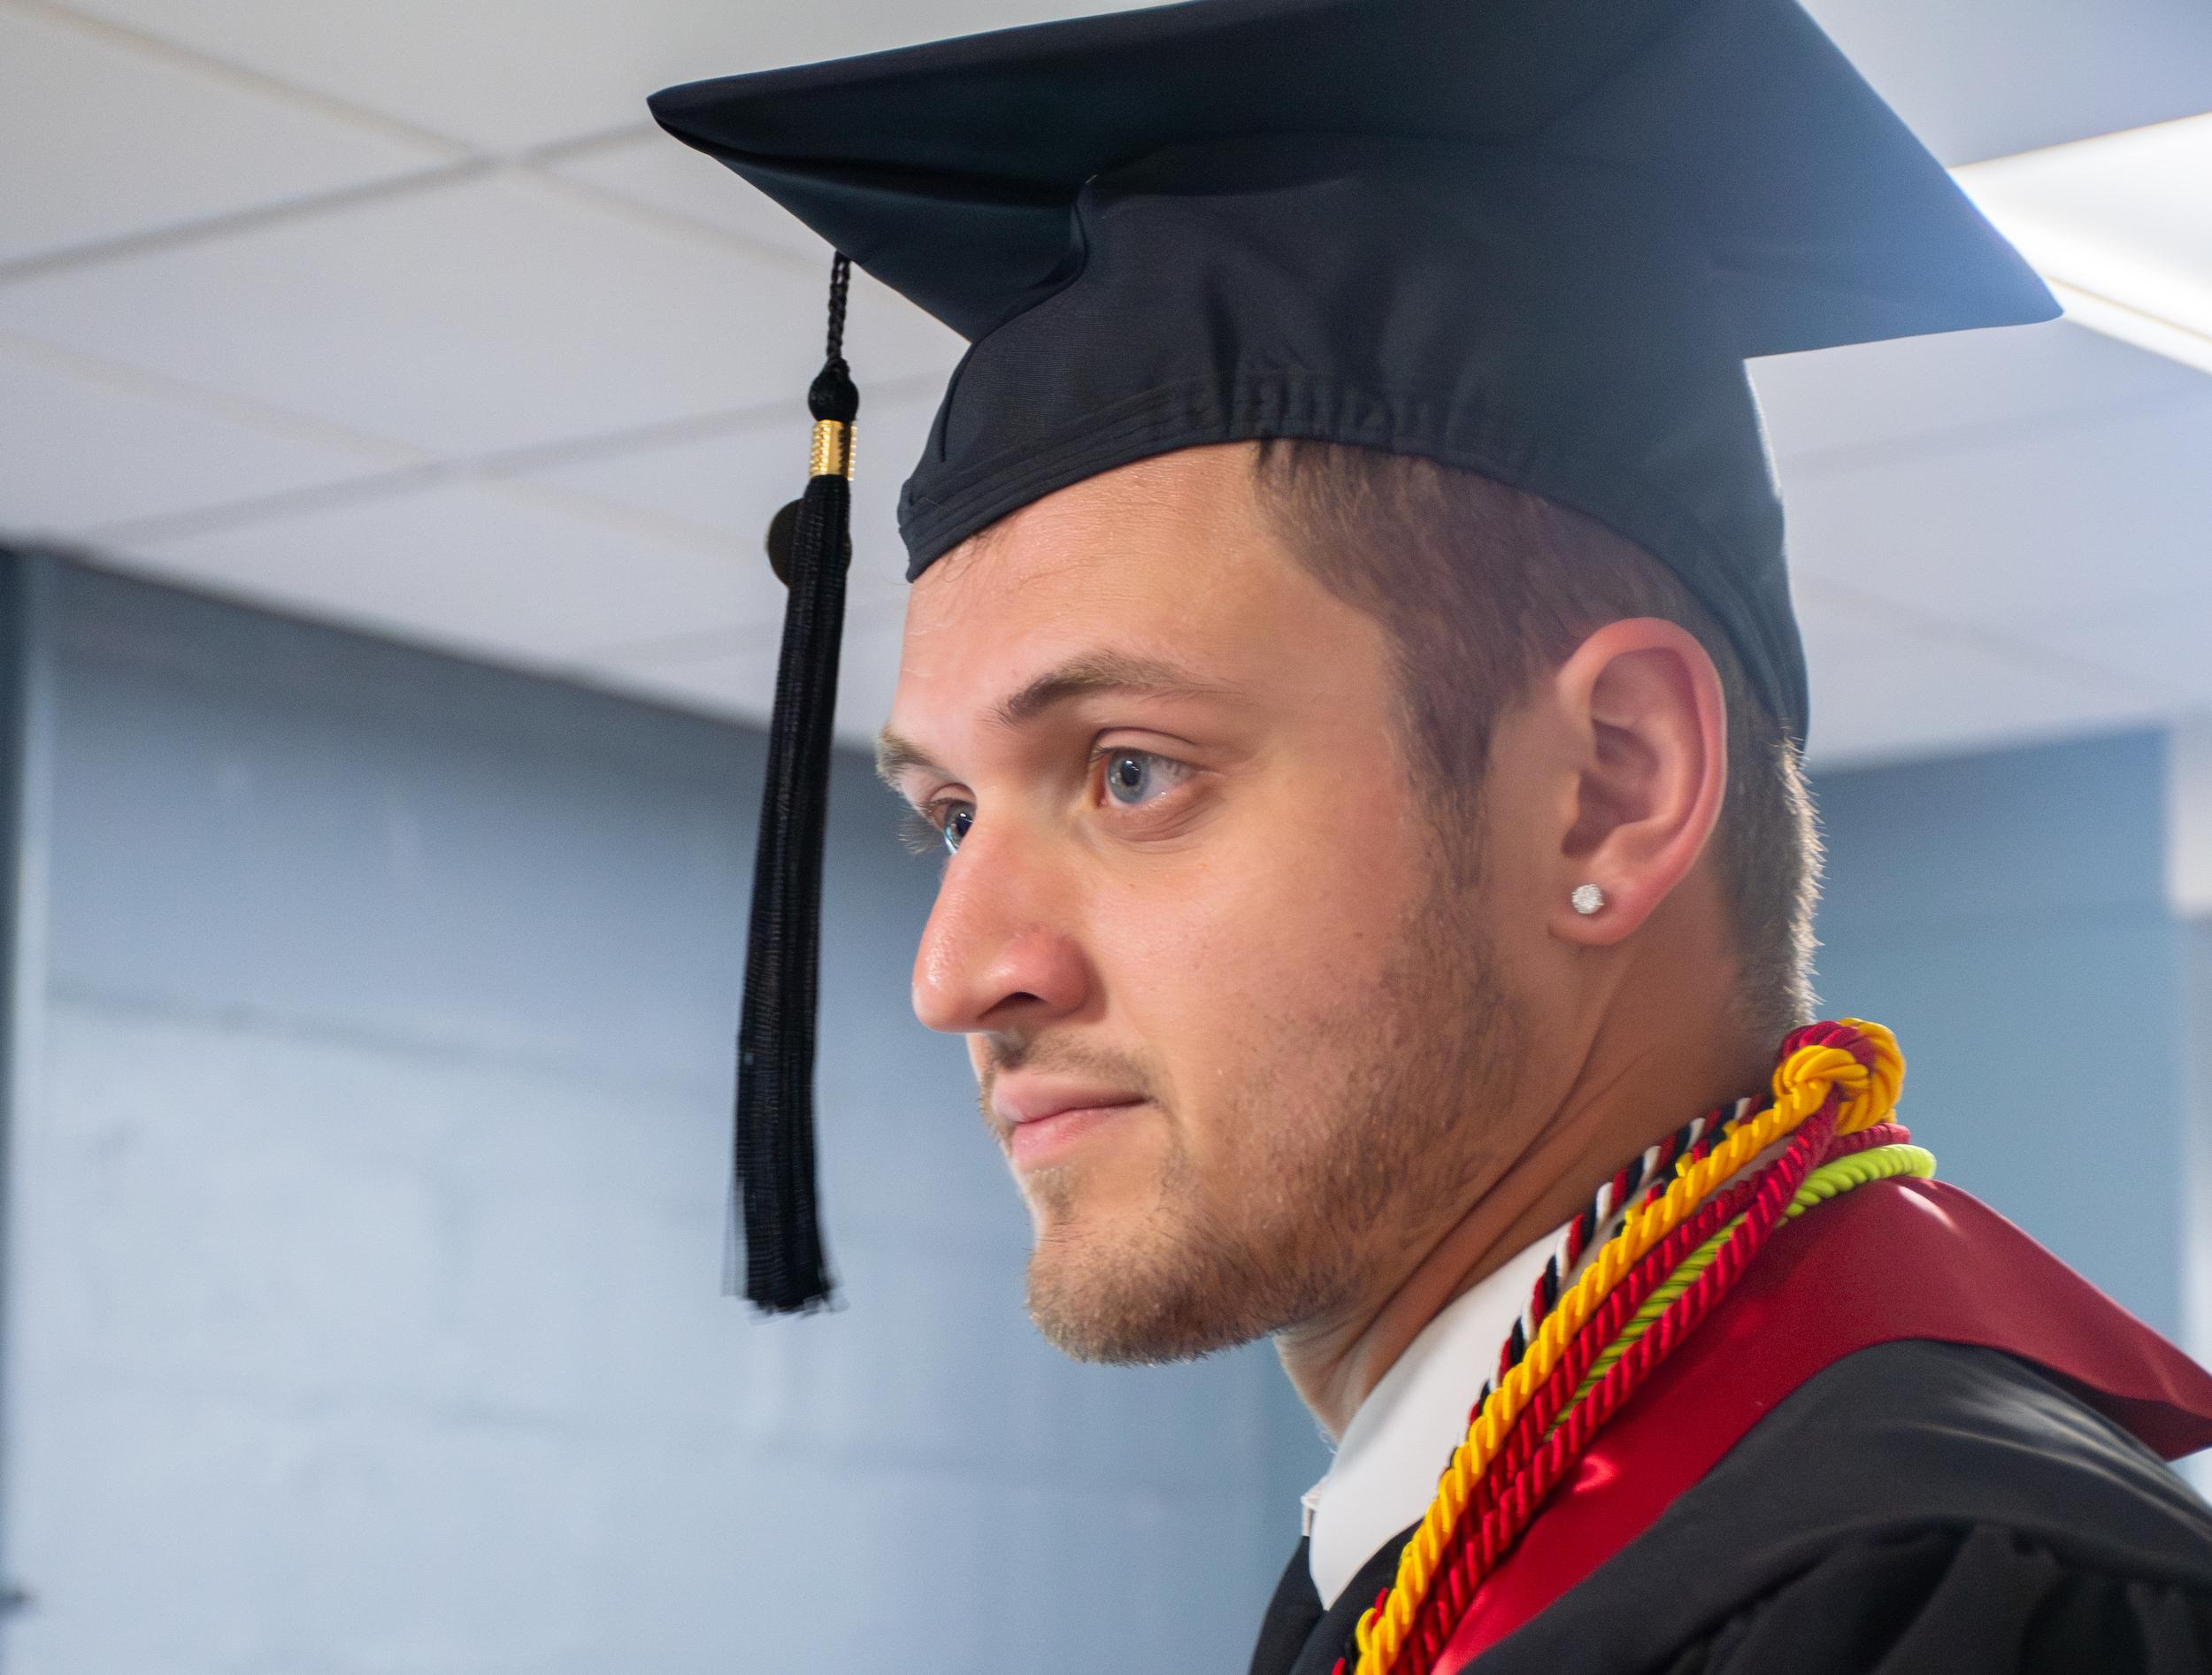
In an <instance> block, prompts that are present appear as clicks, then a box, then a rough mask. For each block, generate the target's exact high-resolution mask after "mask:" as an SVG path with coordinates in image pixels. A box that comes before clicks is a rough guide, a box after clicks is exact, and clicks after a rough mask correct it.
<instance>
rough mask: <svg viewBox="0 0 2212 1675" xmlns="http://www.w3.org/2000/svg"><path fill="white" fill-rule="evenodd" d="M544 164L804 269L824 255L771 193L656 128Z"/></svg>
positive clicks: (820, 244) (813, 237)
mask: <svg viewBox="0 0 2212 1675" xmlns="http://www.w3.org/2000/svg"><path fill="white" fill-rule="evenodd" d="M547 166H548V167H549V169H550V170H551V171H552V172H553V173H556V174H558V175H561V176H563V177H564V178H565V179H569V180H574V181H582V182H584V183H585V184H587V185H589V186H595V187H597V188H600V189H601V190H602V191H607V192H618V193H619V194H621V195H622V196H624V197H626V198H631V199H634V200H635V201H636V202H637V203H640V204H649V205H651V206H652V207H653V208H655V209H659V210H665V211H668V212H669V213H671V214H672V215H682V216H687V217H689V218H691V219H694V220H698V221H703V222H705V223H707V224H708V225H709V226H710V227H719V228H720V229H721V230H722V231H724V232H726V233H728V234H731V235H733V237H737V238H741V239H749V240H751V241H752V242H755V243H757V244H758V245H760V246H761V247H762V248H763V249H764V250H775V251H780V252H781V253H783V254H784V255H787V256H789V257H791V258H792V259H793V260H794V261H795V262H804V263H806V264H807V265H808V268H807V271H809V272H811V271H812V270H813V268H814V267H816V266H819V265H823V264H825V263H826V262H827V261H828V259H829V258H828V253H827V247H826V246H825V245H824V244H823V242H822V241H821V240H820V239H819V238H818V237H817V236H816V235H815V234H814V233H813V232H812V231H811V230H810V229H809V228H808V227H807V226H806V224H805V223H804V222H803V221H801V220H799V219H797V218H796V217H795V216H793V215H792V214H791V212H790V211H787V210H786V209H784V208H782V207H781V206H780V205H779V204H777V203H776V201H775V200H774V199H773V198H771V197H770V196H768V195H767V194H766V193H764V192H763V191H760V190H759V189H758V188H756V187H754V186H752V185H750V184H749V182H747V181H744V180H742V179H741V178H740V177H739V176H737V175H735V174H733V173H731V172H730V171H729V170H728V169H726V168H725V167H723V166H722V165H721V164H719V163H718V162H716V161H715V160H714V159H713V158H710V157H708V156H706V155H704V154H703V153H702V152H698V151H695V150H692V149H691V148H690V147H689V146H687V145H684V144H681V143H680V142H677V141H675V140H673V139H671V138H670V137H669V136H668V135H667V134H663V133H662V132H661V131H660V130H659V129H658V128H648V129H645V130H643V131H641V132H640V133H637V134H627V135H625V136H624V137H622V138H621V139H620V140H618V141H616V142H611V143H608V144H604V145H595V146H591V147H589V148H588V149H586V150H580V151H578V152H576V153H573V154H572V155H569V156H565V157H562V158H559V159H558V160H557V161H555V162H553V163H550V164H549V165H547Z"/></svg>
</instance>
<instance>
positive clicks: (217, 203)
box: [0, 7, 449, 263]
mask: <svg viewBox="0 0 2212 1675" xmlns="http://www.w3.org/2000/svg"><path fill="white" fill-rule="evenodd" d="M0 157H4V158H7V159H8V165H7V167H6V168H4V169H0V263H5V262H9V261H13V260H19V259H21V258H22V257H27V256H32V255H35V254H38V253H41V252H50V251H53V250H63V249H67V248H71V247H74V246H79V245H86V244H95V243H98V242H102V241H104V240H109V239H114V238H118V237H121V236H123V235H126V234H134V233H143V232H147V231H149V230H150V229H155V228H162V227H179V226H181V225H183V224H185V223H187V222H190V221H195V220H198V219H203V218H204V217H207V216H212V215H223V214H228V213H234V212H235V211H240V210H245V209H251V208H256V207H258V206H261V205H265V204H276V203H282V202H286V201H288V200H291V199H295V198H299V197H304V196H311V195H313V194H316V193H320V192H328V191H333V190H336V189H339V188H346V187H353V186H358V185H360V184H362V183H363V182H365V181H376V180H382V179H388V178H390V177H392V176H395V175H400V174H406V173H412V172H415V171H417V170H420V169H423V168H426V167H432V166H435V165H439V164H442V163H444V162H446V161H448V160H449V153H447V152H445V151H443V150H440V149H439V148H437V147H434V146H429V145H423V144H419V143H415V142H411V141H409V140H408V139H406V138H405V137H403V136H402V135H398V134H394V133H392V132H390V131H389V130H388V129H385V128H383V127H372V126H368V125H365V124H361V123H357V122H349V121H347V120H344V119H341V118H338V117H335V116H333V115H330V114H328V113H326V112H324V111H317V110H315V109H312V108H311V107H309V106H308V105H306V104H303V103H302V102H301V101H299V100H297V99H292V98H287V97H285V96H283V95H282V94H280V93H278V92H273V91H272V90H270V89H268V88H263V87H258V86H253V85H250V84H246V83H242V81H239V80H238V79H237V78H235V77H224V76H221V75H218V74H212V73H209V72H208V71H206V70H204V69H201V68H197V67H195V66H194V65H191V64H189V63H188V62H181V61H180V60H179V59H178V58H174V57H173V56H169V55H164V54H158V53H153V52H148V51H144V50H139V49H137V48H134V47H133V46H132V45H130V44H129V43H128V42H127V41H121V40H119V39H117V38H116V37H115V36H114V35H112V33H111V32H109V31H106V30H101V29H93V28H88V27H84V26H81V25H78V24H74V23H72V22H70V21H68V20H67V19H57V18H55V17H53V16H49V15H42V14H38V13H34V12H23V11H17V10H14V9H12V8H6V7H0Z"/></svg>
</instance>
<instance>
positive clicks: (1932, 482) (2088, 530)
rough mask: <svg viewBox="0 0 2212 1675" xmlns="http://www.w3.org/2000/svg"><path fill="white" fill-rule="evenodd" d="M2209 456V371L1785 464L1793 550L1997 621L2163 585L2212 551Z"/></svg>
mask: <svg viewBox="0 0 2212 1675" xmlns="http://www.w3.org/2000/svg"><path fill="white" fill-rule="evenodd" d="M2198 382H2199V383H2200V385H2202V384H2204V383H2205V380H2202V379H2199V380H2198ZM2208 462H2212V385H2206V386H2205V388H2203V389H2202V390H2200V392H2198V393H2197V395H2196V398H2195V399H2194V400H2193V401H2188V402H2175V401H2167V402H2161V403H2154V404H2151V405H2147V406H2144V407H2140V408H2137V409H2132V410H2130V411H2123V412H2119V413H2114V414H2108V415H2105V416H2102V417H2089V418H2084V419H2079V420H2076V421H2071V422H2056V421H2055V422H2053V423H2052V424H2050V425H2048V426H2040V427H2037V428H2034V429H2032V430H2029V431H2027V432H2025V433H2024V434H2018V435H2013V436H2008V437H2003V438H2001V439H1992V440H1990V441H1987V442H1982V443H1978V444H1977V445H1975V446H1973V447H1969V448H1962V449H1941V448H1932V447H1924V448H1919V449H1901V450H1899V451H1898V452H1896V453H1895V454H1893V455H1889V456H1886V457H1882V458H1880V459H1878V460H1874V461H1870V462H1867V463H1863V464H1857V465H1851V466H1850V467H1848V468H1847V469H1838V470H1819V471H1800V472H1797V473H1786V477H1785V487H1786V499H1787V503H1788V507H1789V527H1790V537H1789V539H1790V551H1791V557H1792V564H1793V568H1794V570H1795V571H1796V572H1797V573H1798V574H1799V575H1800V576H1810V577H1816V578H1825V579H1828V580H1833V581H1836V582H1839V583H1840V584H1843V585H1845V586H1847V587H1849V588H1852V589H1854V590H1855V591H1858V592H1862V593H1864V594H1869V595H1878V596H1880V597H1883V598H1886V599H1890V600H1893V601H1895V602H1897V603H1900V604H1901V605H1904V606H1907V607H1909V609H1910V610H1912V611H1918V612H1922V613H1924V614H1928V615H1932V616H1934V617H1938V618H1941V619H1946V620H1949V621H1960V622H1976V623H1980V624H1983V625H1985V626H1993V627H1998V628H2001V627H2003V626H2006V625H2008V624H2016V623H2019V622H2023V621H2026V620H2030V619H2038V618H2043V617H2047V616H2053V615H2059V614H2064V613H2069V612H2072V611H2078V610H2080V609H2082V608H2084V607H2085V606H2087V605H2089V604H2090V603H2093V602H2104V603H2125V602H2127V601H2130V600H2149V599H2155V598H2158V597H2160V596H2162V595H2166V594H2168V593H2170V592H2171V591H2173V590H2174V589H2175V588H2177V587H2181V586H2185V585H2187V584H2189V583H2191V582H2193V581H2194V580H2198V579H2200V578H2202V577H2203V576H2204V575H2205V574H2206V572H2207V569H2208V562H2212V548H2208V542H2212V534H2208V532H2212V466H2208Z"/></svg>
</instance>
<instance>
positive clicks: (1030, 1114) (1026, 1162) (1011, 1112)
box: [991, 1082, 1147, 1170]
mask: <svg viewBox="0 0 2212 1675" xmlns="http://www.w3.org/2000/svg"><path fill="white" fill-rule="evenodd" d="M1144 1103H1147V1102H1146V1101H1145V1099H1144V1097H1143V1096H1142V1095H1138V1094H1133V1093H1131V1092H1129V1091H1128V1090H1127V1089H1126V1088H1120V1087H1087V1086H1078V1085H1076V1084H1074V1083H1069V1082H1060V1083H1052V1082H1012V1083H1011V1084H1009V1083H1001V1084H1000V1086H999V1087H997V1088H995V1089H994V1090H993V1093H992V1096H991V1109H992V1110H994V1111H995V1112H996V1113H997V1115H998V1117H999V1119H1000V1120H1001V1121H1002V1122H1003V1123H1004V1124H1006V1125H1007V1127H1008V1129H1009V1131H1010V1132H1009V1133H1008V1134H1007V1136H1006V1152H1007V1156H1008V1159H1009V1160H1010V1162H1011V1163H1012V1164H1013V1165H1014V1167H1015V1168H1016V1169H1018V1170H1030V1169H1039V1168H1042V1167H1043V1166H1044V1165H1045V1164H1048V1163H1050V1162H1052V1161H1054V1159H1055V1158H1056V1157H1057V1156H1059V1155H1060V1154H1061V1153H1063V1152H1064V1151H1065V1150H1067V1149H1068V1148H1070V1147H1071V1146H1073V1145H1074V1144H1076V1143H1077V1142H1078V1141H1080V1140H1081V1139H1082V1138H1083V1137H1084V1136H1085V1135H1087V1134H1088V1133H1091V1132H1092V1131H1093V1130H1094V1129H1096V1128H1098V1127H1101V1126H1103V1125H1105V1124H1109V1123H1110V1122H1112V1121H1113V1120H1114V1119H1115V1118H1117V1117H1119V1116H1121V1115H1123V1114H1124V1113H1125V1112H1127V1111H1130V1110H1135V1109H1136V1108H1137V1107H1138V1106H1140V1105H1142V1104H1144Z"/></svg>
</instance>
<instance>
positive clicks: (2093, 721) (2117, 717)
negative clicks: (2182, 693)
mask: <svg viewBox="0 0 2212 1675" xmlns="http://www.w3.org/2000/svg"><path fill="white" fill-rule="evenodd" d="M1797 602H1798V616H1799V619H1800V621H1801V623H1802V625H1803V627H1804V631H1805V652H1806V657H1807V660H1808V662H1809V665H1810V666H1811V670H1812V734H1811V737H1810V739H1809V749H1808V754H1809V757H1810V758H1811V760H1812V762H1813V764H1814V765H1816V766H1817V767H1835V766H1838V765H1843V764H1847V763H1855V762H1866V761H1871V760H1877V759H1885V758H1895V757H1910V756H1932V755H1943V754H1949V753H1952V752H1961V751H1967V750H1976V749H1992V748H1994V747H1997V746H2000V745H2005V744H2016V743H2024V742H2026V741H2032V740H2037V739H2050V738H2061V737H2064V736H2066V735H2068V734H2078V733H2087V732H2093V731H2095V730H2096V729H2098V728H2101V727H2109V726H2124V725H2128V724H2131V723H2135V722H2139V721H2148V720H2154V719H2156V718H2160V717H2162V716H2164V715H2166V714H2169V713H2170V712H2171V711H2173V710H2174V709H2176V708H2177V705H2176V704H2175V703H2173V702H2172V700H2171V699H2170V697H2169V696H2168V695H2165V694H2163V693H2162V692H2159V691H2156V690H2153V689H2151V688H2147V687H2144V686H2140V685H2138V684H2137V683H2135V682H2133V681H2131V680H2126V679H2124V678H2123V677H2118V676H2112V677H2108V676H2106V675H2104V674H2103V673H2101V672H2099V671H2097V670H2095V669H2092V668H2087V667H2085V666H2083V665H2079V664H2078V663H2074V662H2071V661H2069V660H2066V659H2062V658H2059V657H2053V656H2052V655H2050V654H2049V653H2047V652H2043V651H2039V650H2037V649H2032V648H2015V647H2013V646H2011V645H2009V644H2007V643H2005V642H2000V641H1997V640H1994V639H1992V638H1991V637H1990V636H1988V635H1986V634H1981V633H1979V632H1977V631H1975V630H1972V629H1959V630H1955V631H1954V630H1949V629H1947V628H1945V627H1943V626H1940V625H1932V624H1930V623H1927V622H1925V621H1913V620H1902V619H1900V618H1899V617H1898V615H1897V614H1896V613H1895V612H1894V611H1888V610H1886V609H1884V608H1883V607H1882V606H1881V605H1880V604H1879V603H1872V602H1869V601H1866V600H1863V599H1858V598H1855V597H1854V596H1852V595H1849V594H1847V593H1843V592H1839V591H1838V590H1836V589H1834V588H1826V587H1824V586H1822V585H1821V584H1820V583H1819V582H1817V581H1804V582H1801V583H1800V584H1799V587H1798V589H1797Z"/></svg>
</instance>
